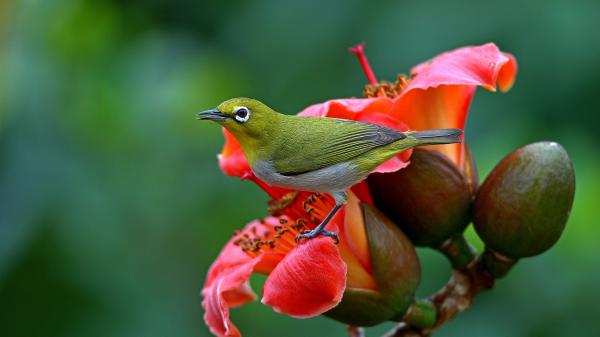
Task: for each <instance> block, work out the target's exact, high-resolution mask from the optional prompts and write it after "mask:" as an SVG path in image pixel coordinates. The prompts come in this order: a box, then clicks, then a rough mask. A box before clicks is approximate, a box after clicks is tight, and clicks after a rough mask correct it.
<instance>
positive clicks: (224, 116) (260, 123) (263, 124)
mask: <svg viewBox="0 0 600 337" xmlns="http://www.w3.org/2000/svg"><path fill="white" fill-rule="evenodd" d="M278 116H281V115H280V114H279V113H277V112H275V111H274V110H273V109H271V108H269V107H268V106H267V105H265V104H264V103H262V102H260V101H257V100H255V99H252V98H245V97H238V98H232V99H228V100H226V101H225V102H223V103H221V104H219V105H218V106H217V108H216V109H212V110H207V111H202V112H199V113H198V118H197V119H199V120H210V121H213V122H216V123H218V124H220V125H222V126H223V127H225V128H226V129H227V130H228V131H229V132H231V133H232V134H233V135H234V136H235V137H236V138H237V140H238V141H240V142H241V143H244V141H246V140H250V139H257V138H259V137H260V136H261V135H262V134H264V133H265V130H267V129H268V128H269V127H270V126H273V125H274V123H275V122H276V120H277V119H278Z"/></svg>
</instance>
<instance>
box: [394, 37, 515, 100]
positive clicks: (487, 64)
mask: <svg viewBox="0 0 600 337" xmlns="http://www.w3.org/2000/svg"><path fill="white" fill-rule="evenodd" d="M505 66H507V67H508V68H507V69H506V70H505V71H504V72H503V73H502V76H501V77H500V76H499V75H500V73H501V70H502V69H503V68H504V67H505ZM411 73H412V75H413V78H412V80H411V81H410V83H409V85H408V87H407V88H406V89H405V90H404V92H403V95H405V94H406V93H408V92H410V91H411V90H413V89H421V90H426V89H429V88H435V87H438V86H440V85H467V86H482V87H484V88H486V89H488V90H492V91H495V90H496V84H497V82H498V80H499V78H500V79H502V81H503V85H504V86H505V87H506V85H507V84H508V83H509V82H510V83H512V81H514V77H515V75H516V62H515V59H514V57H512V55H509V54H505V53H503V52H501V51H500V50H499V49H498V47H496V45H495V44H493V43H487V44H484V45H482V46H476V47H463V48H459V49H455V50H452V51H449V52H446V53H443V54H440V55H438V56H436V57H434V58H433V59H431V60H430V61H427V62H425V63H421V64H419V65H418V66H416V67H414V68H413V69H412V71H411Z"/></svg>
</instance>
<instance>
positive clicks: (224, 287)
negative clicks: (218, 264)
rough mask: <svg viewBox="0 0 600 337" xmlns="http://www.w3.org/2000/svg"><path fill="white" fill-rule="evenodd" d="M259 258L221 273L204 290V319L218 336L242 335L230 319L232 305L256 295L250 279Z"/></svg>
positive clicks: (249, 299)
mask: <svg viewBox="0 0 600 337" xmlns="http://www.w3.org/2000/svg"><path fill="white" fill-rule="evenodd" d="M258 262H259V259H258V258H256V259H252V260H251V261H247V262H246V263H243V264H240V265H237V266H236V267H233V268H229V269H228V270H227V272H226V273H222V274H219V276H218V277H217V278H215V279H214V280H213V282H212V284H211V285H210V286H209V287H206V288H204V289H203V290H202V295H203V297H204V299H203V300H202V307H203V308H204V310H205V312H204V321H205V322H206V325H207V326H208V328H209V329H210V331H211V332H212V333H213V334H215V335H216V336H236V337H237V336H240V332H239V331H238V329H237V328H236V327H235V325H233V323H232V322H231V320H230V319H229V307H230V305H241V304H243V303H245V302H247V301H251V300H254V299H255V298H256V297H255V295H254V293H253V292H252V290H251V289H250V286H249V285H248V279H250V275H251V274H252V270H253V269H254V266H255V265H256V264H257V263H258Z"/></svg>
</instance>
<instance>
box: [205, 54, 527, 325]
mask: <svg viewBox="0 0 600 337" xmlns="http://www.w3.org/2000/svg"><path fill="white" fill-rule="evenodd" d="M356 51H357V53H358V54H359V57H362V59H361V62H363V65H365V67H366V72H367V74H368V77H369V79H370V80H371V82H372V86H371V87H369V88H368V89H369V90H367V91H368V92H367V96H372V97H370V98H362V99H335V100H330V101H327V102H325V103H320V104H316V105H313V106H310V107H308V108H306V109H305V110H304V111H302V112H300V114H301V115H305V116H327V117H338V118H345V119H352V120H360V121H369V122H372V123H377V124H381V125H385V126H388V127H390V128H394V129H397V130H401V131H406V130H408V129H409V128H410V129H412V130H424V129H436V128H459V129H464V126H465V122H466V116H467V111H468V108H469V104H470V102H471V99H472V97H473V94H474V91H475V88H476V87H477V86H483V87H484V88H486V89H488V90H495V88H496V85H498V86H499V87H500V90H502V91H506V90H508V89H509V88H510V87H511V85H512V83H513V81H514V78H515V75H516V62H515V60H514V58H513V57H512V56H511V55H509V54H506V53H502V52H500V51H499V50H498V48H497V47H496V46H495V45H494V44H491V43H490V44H486V45H483V46H479V47H465V48H461V49H457V50H454V51H451V52H447V53H444V54H441V55H439V56H437V57H435V58H433V59H432V60H430V61H428V62H426V63H423V64H421V65H418V66H416V67H414V68H413V69H412V71H411V79H410V80H408V79H405V78H403V77H400V78H399V80H398V82H397V83H396V84H390V83H379V84H378V83H377V82H376V80H375V78H374V75H373V74H372V71H370V68H368V65H367V64H366V59H364V55H363V54H362V46H358V47H357V49H356ZM224 133H225V145H224V147H223V150H222V152H221V154H220V156H219V165H220V167H221V169H222V170H223V172H224V173H226V174H227V175H231V176H237V177H240V178H242V179H250V180H252V181H254V182H255V183H257V184H258V185H259V186H261V187H262V188H263V189H264V190H265V191H266V192H267V193H269V195H270V196H271V197H272V198H273V200H274V201H273V202H272V203H271V213H272V214H274V215H275V217H269V218H267V219H265V220H264V221H262V222H259V221H255V222H252V223H250V224H248V225H247V226H246V227H245V228H244V229H243V230H242V231H241V232H240V233H239V234H237V235H236V236H234V238H232V239H231V240H230V241H229V243H228V244H227V245H226V246H225V248H224V249H223V251H222V252H221V254H220V255H219V257H218V258H217V260H216V261H215V262H214V264H213V265H212V267H211V269H210V271H209V274H208V278H207V280H206V283H205V287H204V289H203V291H202V294H203V296H204V300H203V301H202V305H203V307H204V308H205V310H206V314H205V320H206V323H207V324H208V326H209V327H210V329H211V331H212V332H213V333H214V334H215V335H217V336H239V335H240V334H239V331H238V330H237V329H236V327H235V326H234V325H233V324H232V323H231V321H230V320H229V307H230V306H231V307H235V306H239V305H241V304H243V303H245V302H247V301H249V300H252V299H254V298H255V296H254V294H253V293H252V291H251V290H250V288H249V285H248V279H249V278H250V275H251V273H252V272H259V273H264V274H269V277H268V278H267V281H266V283H265V287H264V296H263V299H262V302H263V303H265V304H267V305H270V306H272V307H273V308H274V309H275V310H276V311H278V312H282V313H286V314H289V315H291V316H294V317H312V316H316V315H319V314H322V313H324V312H326V311H328V310H330V309H331V308H333V307H335V306H336V305H337V304H338V303H339V302H340V300H341V298H342V295H343V294H344V290H345V289H346V288H358V289H370V290H377V288H378V285H377V282H376V281H375V279H374V277H373V272H372V268H371V259H370V254H369V248H368V247H369V243H368V242H367V237H366V235H365V228H364V224H363V219H362V216H361V213H359V207H358V199H361V200H363V201H364V202H366V203H369V204H371V200H370V195H369V193H368V190H367V188H366V185H365V184H363V183H361V184H358V185H357V186H355V187H353V188H352V191H353V192H354V193H351V194H350V201H349V203H348V204H347V205H346V206H345V207H344V208H342V210H340V212H338V214H337V215H336V216H335V217H334V219H333V220H332V221H331V222H330V224H329V225H328V229H329V230H334V231H338V230H339V237H340V243H339V245H337V246H336V245H334V244H333V243H332V242H331V240H330V239H329V238H316V239H312V240H308V241H307V242H305V243H303V244H300V245H298V244H296V242H295V240H294V239H295V236H296V234H298V233H300V232H301V231H302V230H303V229H304V228H309V229H310V228H314V227H315V226H316V225H317V224H318V223H319V222H320V221H321V219H323V218H324V216H325V215H326V214H327V213H328V212H329V210H330V209H331V208H332V207H333V205H334V202H333V199H332V198H331V197H329V196H325V195H311V194H309V193H306V192H294V191H289V190H286V189H281V188H276V187H271V186H268V185H267V184H265V183H264V182H262V181H260V180H258V179H257V178H256V177H255V176H254V175H253V173H252V171H251V169H250V167H249V165H248V162H247V160H246V158H245V156H244V153H243V151H242V149H241V147H240V145H239V143H238V142H237V140H236V139H235V138H234V137H233V136H232V135H231V134H230V133H229V132H227V131H226V130H224ZM464 146H465V145H464V144H452V145H443V146H436V147H435V149H436V150H438V151H440V152H442V153H444V154H445V155H447V156H448V157H449V158H450V159H452V160H453V161H454V162H455V163H456V164H457V165H458V166H459V167H461V168H463V170H464V169H465V162H466V160H465V154H464V153H465V148H464ZM409 157H410V151H407V152H406V153H401V154H399V155H398V156H396V157H394V158H391V159H390V160H388V161H387V162H385V163H383V164H382V165H380V166H379V167H378V168H377V169H376V170H375V172H394V171H397V170H399V169H401V168H403V167H406V166H407V165H408V159H409ZM357 196H358V198H357ZM307 271H310V272H307Z"/></svg>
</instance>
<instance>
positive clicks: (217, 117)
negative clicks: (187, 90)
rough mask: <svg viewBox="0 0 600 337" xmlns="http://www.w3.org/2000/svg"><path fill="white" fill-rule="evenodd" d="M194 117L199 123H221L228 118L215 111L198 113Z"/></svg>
mask: <svg viewBox="0 0 600 337" xmlns="http://www.w3.org/2000/svg"><path fill="white" fill-rule="evenodd" d="M196 115H197V116H198V117H197V118H196V119H197V120H200V121H202V120H209V121H217V122H222V121H224V120H226V119H227V118H228V117H229V116H227V115H226V114H224V113H222V112H221V111H219V110H217V109H212V110H206V111H202V112H198V113H197V114H196Z"/></svg>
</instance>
